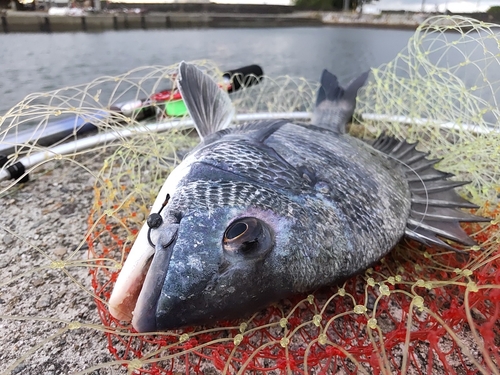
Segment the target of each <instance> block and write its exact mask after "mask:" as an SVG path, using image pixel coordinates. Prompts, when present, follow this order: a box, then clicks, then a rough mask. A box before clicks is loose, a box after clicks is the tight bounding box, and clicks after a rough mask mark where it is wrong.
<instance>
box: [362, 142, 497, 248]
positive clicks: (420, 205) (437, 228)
mask: <svg viewBox="0 0 500 375" xmlns="http://www.w3.org/2000/svg"><path fill="white" fill-rule="evenodd" d="M372 146H373V147H374V148H375V149H377V150H379V151H381V152H383V153H385V154H387V155H388V156H389V157H390V158H391V159H392V160H395V161H397V162H399V163H400V164H401V166H402V168H403V170H404V171H405V174H406V177H407V181H408V186H409V188H410V193H411V202H412V203H411V211H410V217H409V218H408V221H407V224H406V231H405V234H406V236H407V237H409V238H412V239H414V240H416V241H418V242H421V243H423V244H426V245H437V246H440V247H445V248H447V249H451V250H455V251H459V250H458V249H456V248H454V247H453V246H452V245H453V243H456V244H461V245H466V246H473V245H476V242H475V241H474V240H473V239H472V238H470V237H469V236H468V235H467V233H465V231H464V230H463V229H462V227H461V226H460V222H484V221H489V219H486V218H482V217H479V216H475V215H472V214H470V213H467V212H464V211H460V210H459V208H478V207H477V206H476V205H475V204H473V203H471V202H469V201H468V200H466V199H464V198H462V197H461V196H460V195H458V194H457V193H456V191H455V190H454V189H455V188H456V187H459V186H462V185H465V184H466V183H467V182H465V181H450V180H447V178H448V177H452V176H453V175H452V174H450V173H446V172H441V171H438V170H436V169H434V165H435V164H436V163H438V162H439V161H440V160H438V159H435V160H429V159H426V156H427V154H426V153H423V152H421V151H417V149H416V146H417V144H416V143H408V142H406V141H399V140H396V139H395V138H393V137H389V136H386V135H382V136H380V137H379V138H378V139H377V140H376V141H375V142H373V144H372ZM443 239H447V240H449V241H452V243H451V244H450V243H448V242H445V241H443Z"/></svg>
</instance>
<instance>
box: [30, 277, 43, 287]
mask: <svg viewBox="0 0 500 375" xmlns="http://www.w3.org/2000/svg"><path fill="white" fill-rule="evenodd" d="M44 283H45V281H44V280H43V279H42V278H40V277H38V278H36V279H33V280H31V284H33V285H34V286H37V287H38V286H40V285H43V284H44Z"/></svg>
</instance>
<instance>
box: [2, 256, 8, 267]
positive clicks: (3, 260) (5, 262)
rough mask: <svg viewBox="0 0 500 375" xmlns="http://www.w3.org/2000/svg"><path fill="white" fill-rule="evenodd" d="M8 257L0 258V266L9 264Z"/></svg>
mask: <svg viewBox="0 0 500 375" xmlns="http://www.w3.org/2000/svg"><path fill="white" fill-rule="evenodd" d="M9 263H10V259H9V258H7V257H6V256H5V257H2V258H0V268H5V267H7V266H8V265H9Z"/></svg>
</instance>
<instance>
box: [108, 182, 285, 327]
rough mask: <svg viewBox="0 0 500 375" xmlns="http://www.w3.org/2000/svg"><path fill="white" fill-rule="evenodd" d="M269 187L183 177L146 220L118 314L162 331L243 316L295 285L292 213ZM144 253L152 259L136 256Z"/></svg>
mask: <svg viewBox="0 0 500 375" xmlns="http://www.w3.org/2000/svg"><path fill="white" fill-rule="evenodd" d="M270 194H273V192H272V191H266V192H261V191H260V189H259V188H258V187H254V186H252V185H251V184H244V183H241V184H238V183H235V182H232V181H200V180H197V181H192V182H187V183H184V182H183V183H182V186H181V187H179V188H178V189H177V191H175V192H174V194H172V196H171V198H170V200H169V202H168V204H166V206H165V207H164V208H163V209H162V210H161V214H160V215H159V216H160V217H161V219H159V220H158V217H157V216H156V215H155V217H156V219H157V220H158V221H157V222H156V224H155V225H152V227H148V225H145V227H147V229H146V232H147V236H146V237H147V240H146V239H145V238H140V239H139V240H136V242H135V244H134V246H133V249H132V252H131V255H130V256H131V259H132V260H131V262H132V264H134V267H132V268H130V267H128V268H127V266H128V264H127V263H128V262H129V260H127V262H126V264H125V267H124V270H123V271H122V273H123V275H122V274H120V277H119V280H118V282H117V286H116V287H115V291H114V292H113V294H114V295H113V296H112V299H111V300H110V305H112V309H114V311H113V310H112V313H113V315H114V316H116V317H119V316H122V317H125V318H126V317H128V318H130V317H132V325H133V327H134V328H135V329H136V330H137V331H138V332H151V331H162V330H167V329H173V328H179V327H182V326H186V325H198V324H207V323H210V322H214V321H218V320H221V319H233V318H239V317H244V316H247V315H248V313H249V312H253V311H255V310H256V308H259V307H264V306H266V305H269V304H270V303H271V302H273V301H275V300H276V299H277V298H279V296H283V295H286V294H287V293H289V292H291V290H290V285H291V283H290V280H289V279H288V274H287V273H286V272H283V270H284V268H285V264H286V258H287V252H288V249H289V244H288V242H289V237H288V236H287V235H286V233H288V231H289V229H290V227H291V225H293V219H292V218H291V217H287V216H286V215H281V214H280V213H279V212H277V211H276V210H273V208H272V207H271V205H270V202H272V201H273V200H272V199H270V196H269V195H270ZM258 196H261V198H262V199H261V202H260V203H259V201H258V200H257V201H256V199H255V197H258ZM269 199H270V200H269ZM251 202H253V203H251ZM266 202H268V203H266ZM149 224H151V223H149ZM153 246H154V247H153ZM137 253H139V254H142V255H143V257H144V258H147V259H145V260H144V261H143V262H142V263H141V262H138V263H137V262H135V261H134V260H133V259H136V258H137V255H136V254H137ZM145 254H146V255H145ZM134 275H135V276H134ZM141 275H143V276H144V275H145V277H144V278H143V279H141ZM122 277H123V278H127V280H128V281H125V283H122V281H121V278H122ZM133 280H135V281H133ZM118 284H122V285H123V286H122V285H120V286H118ZM134 288H138V290H136V291H134ZM119 295H121V296H122V297H120V296H119ZM123 296H129V297H128V300H127V299H124V298H123ZM130 296H131V297H130ZM120 314H122V315H120ZM126 320H128V319H126Z"/></svg>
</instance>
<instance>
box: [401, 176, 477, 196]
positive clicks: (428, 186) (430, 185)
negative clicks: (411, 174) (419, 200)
mask: <svg viewBox="0 0 500 375" xmlns="http://www.w3.org/2000/svg"><path fill="white" fill-rule="evenodd" d="M466 184H468V182H467V181H451V180H437V181H429V182H426V183H425V185H424V184H423V183H421V182H420V181H418V182H411V183H410V189H411V191H412V192H414V193H415V194H419V195H425V194H429V193H436V192H440V191H446V190H450V189H453V188H456V187H460V186H463V185H466Z"/></svg>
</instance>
